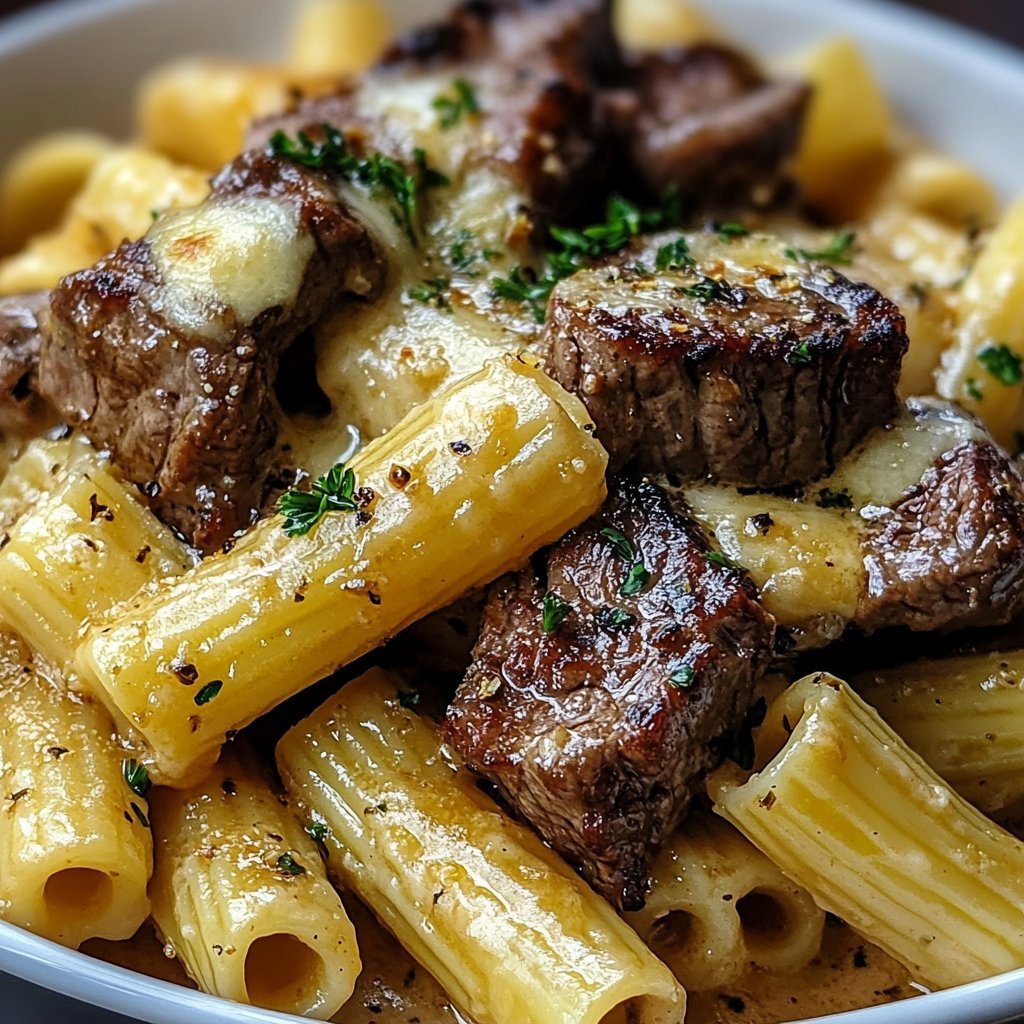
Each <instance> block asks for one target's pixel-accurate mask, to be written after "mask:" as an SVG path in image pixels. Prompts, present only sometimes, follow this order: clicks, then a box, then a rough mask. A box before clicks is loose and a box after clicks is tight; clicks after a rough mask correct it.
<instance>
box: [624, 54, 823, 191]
mask: <svg viewBox="0 0 1024 1024" xmlns="http://www.w3.org/2000/svg"><path fill="white" fill-rule="evenodd" d="M627 82H628V87H627V89H626V90H624V91H622V92H617V93H615V94H614V100H613V110H614V112H615V115H616V116H615V121H616V123H617V126H618V134H619V137H620V138H621V140H622V143H623V145H624V147H625V149H626V151H627V153H628V155H629V161H630V166H631V170H632V172H633V173H634V174H635V175H636V176H637V180H639V181H641V182H643V183H644V184H645V185H646V186H647V188H648V190H649V191H651V192H653V193H655V194H658V195H660V194H661V193H662V192H664V191H665V190H666V189H667V188H669V187H671V186H675V187H677V188H679V189H680V191H681V192H682V193H683V194H684V195H687V196H692V197H694V198H696V199H697V200H698V201H700V203H701V204H702V205H704V206H707V205H709V204H712V203H714V202H716V201H744V200H747V201H749V200H753V201H758V202H763V201H764V200H766V199H768V198H770V197H771V196H772V194H773V193H774V192H775V191H776V186H777V185H778V183H779V180H780V177H781V175H782V174H783V173H784V170H785V164H786V160H787V158H788V157H789V156H790V154H791V153H792V152H793V150H794V149H795V147H796V143H797V141H798V139H799V134H800V127H801V124H802V120H803V113H804V109H805V107H806V106H807V100H808V98H809V96H810V90H809V88H808V87H807V86H806V85H805V84H804V83H803V82H798V81H794V80H788V79H780V80H777V81H769V80H767V79H766V78H765V77H764V75H762V74H761V72H760V71H759V70H758V69H757V68H756V67H755V66H754V64H753V63H752V62H751V61H750V60H748V59H747V58H746V57H744V56H743V55H742V54H740V53H737V52H736V51H735V50H730V49H725V48H724V47H721V46H714V45H710V44H708V45H700V46H695V47H692V48H690V49H687V50H679V51H670V52H666V53H659V54H652V55H648V56H645V57H643V58H642V59H641V60H639V61H638V62H637V63H636V64H635V65H634V67H633V68H632V69H631V73H629V74H628V77H627Z"/></svg>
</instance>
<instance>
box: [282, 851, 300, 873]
mask: <svg viewBox="0 0 1024 1024" xmlns="http://www.w3.org/2000/svg"><path fill="white" fill-rule="evenodd" d="M277 870H278V871H282V872H284V874H286V875H304V874H305V873H306V869H305V868H304V867H303V866H302V865H301V864H300V863H299V862H298V861H297V860H296V859H295V855H294V854H293V853H290V852H289V853H282V854H281V856H280V857H278V858H277Z"/></svg>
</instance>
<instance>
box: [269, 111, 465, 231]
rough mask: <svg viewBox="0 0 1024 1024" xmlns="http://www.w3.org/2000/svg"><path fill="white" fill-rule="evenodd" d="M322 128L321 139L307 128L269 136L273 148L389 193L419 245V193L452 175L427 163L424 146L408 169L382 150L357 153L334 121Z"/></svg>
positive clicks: (405, 227)
mask: <svg viewBox="0 0 1024 1024" xmlns="http://www.w3.org/2000/svg"><path fill="white" fill-rule="evenodd" d="M321 130H322V132H323V138H322V139H320V140H316V139H314V138H312V137H311V136H310V135H309V134H308V133H307V132H304V131H300V132H298V133H297V135H296V137H295V138H294V139H293V138H291V137H290V136H289V135H288V134H287V132H285V131H283V130H279V131H276V132H274V134H273V135H272V136H271V137H270V142H269V144H268V145H269V149H270V152H271V153H273V154H274V155H275V156H281V157H285V158H286V159H288V160H291V161H292V162H293V163H297V164H300V165H301V166H303V167H309V168H311V169H313V170H317V171H325V172H327V173H328V174H337V175H340V176H341V177H343V178H345V179H346V180H348V181H352V182H355V183H357V184H360V185H363V186H365V187H366V188H368V189H369V190H370V194H371V195H376V194H380V193H386V194H388V195H390V197H391V200H392V211H391V212H392V214H393V215H394V218H395V222H396V223H397V224H399V225H400V226H401V227H402V229H403V230H404V231H405V233H406V235H407V236H408V237H409V240H410V241H411V242H412V243H413V244H414V245H417V244H418V243H419V235H418V228H419V215H420V214H419V201H420V196H421V195H422V194H423V193H424V192H426V191H427V190H428V189H432V188H438V187H439V186H442V185H450V184H451V182H450V181H449V179H448V178H447V177H445V175H443V174H441V173H440V172H439V171H437V170H435V169H434V168H432V167H430V166H428V164H427V155H426V153H425V152H424V151H423V150H422V149H416V150H415V151H414V155H413V163H414V167H413V169H412V170H409V169H408V168H406V167H405V166H404V165H402V164H401V163H399V162H398V161H397V160H394V159H392V158H391V157H389V156H385V155H384V154H383V153H371V154H370V155H369V156H368V157H361V156H357V155H356V154H355V153H353V152H352V149H351V147H350V146H349V144H348V141H347V140H346V138H345V136H344V135H343V134H342V133H341V132H340V131H339V130H338V129H337V128H335V127H334V126H333V125H330V124H324V125H322V126H321Z"/></svg>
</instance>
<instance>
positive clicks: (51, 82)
mask: <svg viewBox="0 0 1024 1024" xmlns="http://www.w3.org/2000/svg"><path fill="white" fill-rule="evenodd" d="M299 2H300V0H64V2H62V3H56V4H52V5H50V6H48V7H44V8H42V9H40V10H37V11H35V12H33V13H30V14H27V15H23V16H21V17H17V18H14V19H11V20H10V21H7V22H2V23H0V160H2V159H3V158H4V157H5V156H6V155H8V154H9V153H10V152H11V151H12V149H13V148H14V147H16V146H17V145H19V144H20V143H22V142H24V141H26V140H27V139H30V138H32V137H33V136H35V135H38V134H40V133H42V132H45V131H50V130H53V129H58V128H69V127H77V126H89V127H94V128H97V129H101V130H105V131H110V132H114V133H125V132H127V131H128V129H129V125H130V111H131V101H132V95H133V87H134V84H135V83H136V82H137V81H138V79H139V78H140V77H141V75H142V74H143V73H144V72H145V71H146V70H147V69H148V68H150V67H152V66H153V65H154V64H156V63H159V62H160V61H162V60H166V59H168V58H170V57H174V56H178V55H181V54H187V53H218V54H230V55H235V56H240V57H254V58H273V57H275V56H277V55H279V48H280V41H281V40H282V38H284V37H285V33H286V31H287V26H288V25H289V24H290V19H291V15H292V12H293V11H294V9H295V8H296V7H297V5H298V3H299ZM392 3H393V6H394V8H395V10H396V12H397V13H398V15H399V18H400V20H401V21H402V22H406V23H407V22H410V21H412V20H414V19H423V18H425V17H427V16H429V15H431V14H434V13H437V12H438V11H439V10H441V9H443V8H444V7H445V6H447V4H446V2H445V0H392ZM705 3H707V5H708V6H709V7H713V8H714V19H715V21H716V22H718V23H719V24H720V25H722V26H723V27H724V28H725V29H726V30H727V31H728V32H729V33H730V34H731V35H732V37H733V38H735V39H736V40H737V41H738V42H740V43H741V44H744V45H746V46H748V47H749V48H750V49H751V50H753V51H754V52H757V53H762V54H774V53H782V52H785V51H787V50H791V49H793V48H794V47H797V46H801V45H803V44H806V43H808V42H810V41H812V40H814V39H816V38H820V37H821V36H823V35H828V34H834V33H836V32H844V33H847V34H849V35H851V36H853V37H855V38H856V39H857V40H858V41H859V42H860V44H861V45H862V46H863V48H864V49H865V51H866V52H867V53H868V55H869V56H870V58H871V60H872V62H873V63H874V65H875V67H876V69H877V71H878V72H879V74H880V75H881V77H882V79H883V80H884V82H885V84H886V87H887V89H888V92H889V95H890V96H891V97H892V99H893V101H894V102H895V104H896V106H897V108H898V109H899V111H900V113H901V114H902V115H903V116H904V117H905V118H906V119H907V120H908V122H909V123H911V124H913V125H914V126H915V127H917V128H918V129H920V130H921V131H922V132H923V133H924V134H925V135H927V136H928V137H930V138H931V139H933V140H934V141H935V142H936V143H938V144H939V145H940V146H941V147H942V148H943V149H945V150H947V151H949V152H952V153H956V154H957V155H959V156H961V157H963V158H964V159H966V160H968V161H970V162H971V163H973V164H974V165H975V166H976V167H977V168H978V169H979V170H981V171H983V172H984V173H985V174H986V175H988V177H989V178H990V179H991V180H992V181H994V182H995V183H996V184H997V185H998V187H999V189H1000V191H1001V192H1002V193H1003V195H1004V197H1005V198H1010V197H1012V196H1014V195H1016V194H1019V193H1022V192H1024V132H1022V131H1021V130H1020V119H1021V111H1022V110H1024V59H1022V58H1021V57H1020V56H1019V55H1018V54H1016V53H1015V52H1014V51H1011V50H1009V49H1007V48H1005V47H1002V46H1000V45H998V44H996V43H993V42H990V41H988V40H985V39H983V38H981V37H979V36H975V35H972V34H970V33H967V32H964V31H962V30H960V29H957V28H955V27H953V26H950V25H947V24H945V23H943V22H940V21H937V20H935V19H933V18H929V17H927V16H924V15H921V14H918V13H916V12H914V11H910V10H907V9H905V8H902V7H898V6H895V5H888V4H883V3H877V2H874V0H705ZM1022 912H1024V909H1022ZM0 970H3V971H7V972H8V973H10V974H14V975H17V976H19V977H21V978H24V979H25V980H27V981H32V982H35V983H36V984H38V985H41V986H43V987H45V988H48V989H52V990H55V991H58V992H63V993H65V994H67V995H70V996H74V997H75V998H78V999H81V1000H82V1001H84V1002H87V1003H91V1004H93V1005H96V1006H102V1007H106V1008H107V1009H111V1010H116V1011H118V1012H120V1013H123V1014H127V1015H129V1016H132V1017H137V1018H141V1019H143V1020H146V1021H152V1022H154V1024H274V1022H278V1024H280V1022H282V1021H298V1020H299V1019H300V1018H297V1017H290V1016H285V1015H282V1014H278V1013H271V1012H269V1011H265V1010H256V1009H252V1008H250V1007H245V1006H239V1005H237V1004H235V1003H229V1002H225V1001H223V1000H219V999H214V998H211V997H209V996H205V995H202V994H200V993H198V992H193V991H190V990H188V989H183V988H180V987H179V986H176V985H171V984H168V983H166V982H161V981H155V980H152V979H149V978H145V977H142V976H140V975H138V974H134V973H133V972H131V971H126V970H124V969H122V968H119V967H113V966H110V965H108V964H104V963H101V962H99V961H96V960H92V959H90V958H89V957H86V956H84V955H82V954H80V953H74V952H70V951H68V950H66V949H63V948H61V947H60V946H56V945H54V944H53V943H50V942H47V941H45V940H43V939H39V938H36V937H35V936H33V935H30V934H29V933H28V932H25V931H22V930H21V929H18V928H14V927H11V926H10V925H7V924H3V923H2V922H0ZM2 985H3V983H2V979H0V1020H2V1019H3V1005H2ZM1017 1014H1024V970H1021V971H1015V972H1013V973H1012V974H1006V975H1003V976H1001V977H998V978H992V979H990V980H988V981H983V982H978V983H976V984H974V985H966V986H963V987H962V988H958V989H952V990H949V991H947V992H940V993H936V994H934V995H930V996H924V997H921V998H919V999H913V1000H910V1001H908V1002H903V1003H896V1004H891V1005H888V1006H880V1007H875V1008H873V1009H868V1010H858V1011H855V1012H851V1013H846V1014H839V1015H836V1016H830V1017H821V1018H816V1019H817V1020H819V1021H823V1022H832V1024H997V1022H1001V1021H1006V1020H1008V1019H1010V1018H1013V1017H1015V1016H1016V1015H1017Z"/></svg>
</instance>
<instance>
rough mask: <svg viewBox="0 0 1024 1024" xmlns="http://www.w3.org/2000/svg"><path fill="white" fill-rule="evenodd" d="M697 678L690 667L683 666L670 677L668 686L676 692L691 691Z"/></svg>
mask: <svg viewBox="0 0 1024 1024" xmlns="http://www.w3.org/2000/svg"><path fill="white" fill-rule="evenodd" d="M695 676H696V672H694V670H693V669H692V668H690V666H689V665H682V666H680V667H679V668H677V669H676V670H675V672H673V673H672V675H670V676H669V677H668V685H669V686H671V687H672V688H673V689H674V690H689V689H690V687H691V686H693V680H694V677H695Z"/></svg>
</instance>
